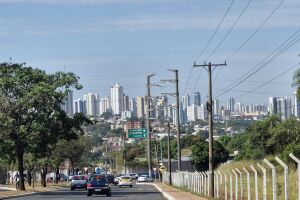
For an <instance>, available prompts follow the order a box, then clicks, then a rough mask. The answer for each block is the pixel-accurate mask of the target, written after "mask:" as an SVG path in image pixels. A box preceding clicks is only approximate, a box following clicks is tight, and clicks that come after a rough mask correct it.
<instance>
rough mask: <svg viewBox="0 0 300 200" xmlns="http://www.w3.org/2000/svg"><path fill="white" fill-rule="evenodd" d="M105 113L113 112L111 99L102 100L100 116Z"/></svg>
mask: <svg viewBox="0 0 300 200" xmlns="http://www.w3.org/2000/svg"><path fill="white" fill-rule="evenodd" d="M104 112H111V107H110V99H109V97H105V98H101V99H100V115H102V114H103V113H104Z"/></svg>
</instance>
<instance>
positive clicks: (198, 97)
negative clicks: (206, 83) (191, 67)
mask: <svg viewBox="0 0 300 200" xmlns="http://www.w3.org/2000/svg"><path fill="white" fill-rule="evenodd" d="M194 104H195V105H196V106H200V105H201V95H200V92H195V93H194Z"/></svg>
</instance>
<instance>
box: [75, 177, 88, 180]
mask: <svg viewBox="0 0 300 200" xmlns="http://www.w3.org/2000/svg"><path fill="white" fill-rule="evenodd" d="M72 179H73V180H86V178H85V177H84V176H73V178H72Z"/></svg>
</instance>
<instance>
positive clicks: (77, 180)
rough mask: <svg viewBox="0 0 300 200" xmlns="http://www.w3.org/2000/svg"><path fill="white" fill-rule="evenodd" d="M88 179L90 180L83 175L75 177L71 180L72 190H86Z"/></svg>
mask: <svg viewBox="0 0 300 200" xmlns="http://www.w3.org/2000/svg"><path fill="white" fill-rule="evenodd" d="M87 179H88V178H87V176H83V175H77V176H73V177H72V180H71V190H74V189H86V186H87Z"/></svg>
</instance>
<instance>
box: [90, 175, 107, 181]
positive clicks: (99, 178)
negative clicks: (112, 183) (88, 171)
mask: <svg viewBox="0 0 300 200" xmlns="http://www.w3.org/2000/svg"><path fill="white" fill-rule="evenodd" d="M90 181H106V179H105V176H101V175H96V176H91V177H90Z"/></svg>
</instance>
